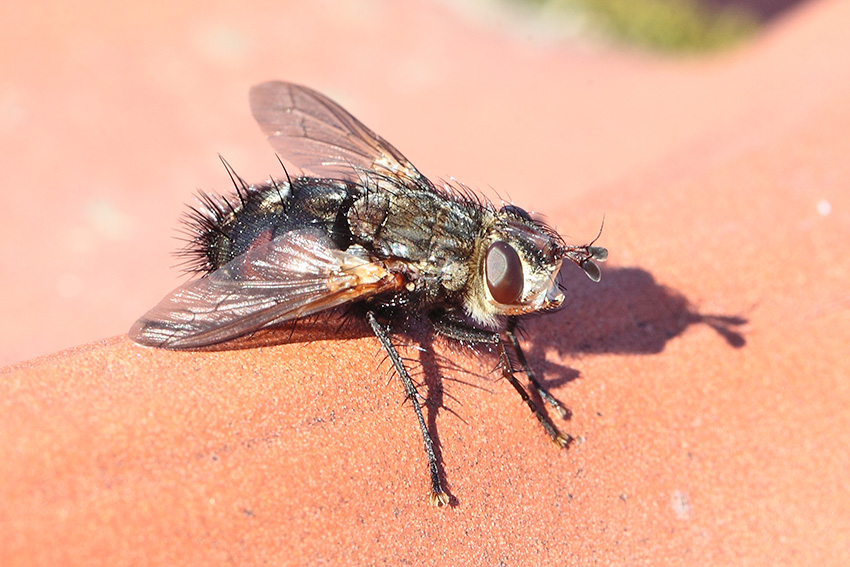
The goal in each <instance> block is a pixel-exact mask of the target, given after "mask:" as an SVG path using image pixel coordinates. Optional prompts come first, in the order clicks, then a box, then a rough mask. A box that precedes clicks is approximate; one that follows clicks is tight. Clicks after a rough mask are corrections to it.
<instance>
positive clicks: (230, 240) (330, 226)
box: [178, 166, 357, 275]
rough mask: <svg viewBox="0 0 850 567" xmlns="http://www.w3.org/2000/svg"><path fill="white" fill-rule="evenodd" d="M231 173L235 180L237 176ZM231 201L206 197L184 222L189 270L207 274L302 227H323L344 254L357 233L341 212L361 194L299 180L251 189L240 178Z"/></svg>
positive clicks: (333, 183)
mask: <svg viewBox="0 0 850 567" xmlns="http://www.w3.org/2000/svg"><path fill="white" fill-rule="evenodd" d="M228 171H229V172H231V176H232V177H233V176H235V174H233V173H232V170H230V169H229V166H228ZM234 185H235V188H236V190H235V192H234V193H233V194H232V195H229V196H221V195H218V194H214V193H205V192H201V193H199V194H198V204H197V205H196V206H192V207H190V208H189V211H187V212H186V213H185V215H184V217H183V219H182V223H183V230H182V233H183V234H184V240H185V241H186V245H185V246H184V247H183V248H182V249H181V250H180V251H178V256H179V257H181V258H183V259H184V261H183V262H182V264H183V266H184V269H185V271H187V272H191V273H195V274H201V275H206V274H209V273H211V272H213V271H215V270H217V269H218V268H220V267H221V266H223V265H224V264H226V263H228V262H229V261H231V260H233V259H234V258H236V257H237V256H241V255H242V254H245V253H246V252H247V251H248V250H250V249H251V248H252V247H254V246H258V245H262V244H265V243H267V242H269V241H271V240H272V239H273V238H275V237H276V236H279V235H281V234H285V233H286V232H289V231H291V230H297V229H301V228H319V229H321V230H322V231H323V232H325V234H327V236H328V237H329V238H331V240H332V241H333V242H334V243H336V244H337V245H338V246H339V247H340V248H341V249H345V248H347V247H348V245H349V244H350V242H351V232H350V230H349V229H348V226H347V223H346V222H345V219H344V216H341V215H340V211H344V210H345V209H347V205H349V204H350V203H351V201H352V200H353V198H354V194H353V193H357V189H356V187H355V186H354V185H353V184H351V183H349V182H346V181H338V180H332V179H316V178H310V177H298V178H295V179H292V180H286V181H284V180H276V179H270V180H269V181H268V182H267V183H263V184H259V185H247V184H245V183H244V182H242V180H241V179H240V178H239V177H235V179H234Z"/></svg>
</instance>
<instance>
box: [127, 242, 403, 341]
mask: <svg viewBox="0 0 850 567" xmlns="http://www.w3.org/2000/svg"><path fill="white" fill-rule="evenodd" d="M401 285H403V282H402V281H401V278H400V277H399V276H397V275H396V274H393V273H391V272H389V271H388V270H387V269H386V267H385V266H384V265H383V264H382V263H380V262H372V261H370V260H369V259H368V258H366V257H365V255H358V254H354V253H350V252H343V251H341V250H338V249H336V248H335V247H334V246H333V243H332V242H331V241H330V240H329V239H328V238H327V237H326V236H325V235H324V234H322V233H321V232H319V231H316V230H299V231H292V232H289V233H287V234H284V235H282V236H279V237H277V238H275V239H274V240H272V241H271V242H269V243H267V244H264V245H262V246H257V247H256V248H253V249H251V250H250V251H248V252H247V253H245V254H243V255H242V256H239V257H237V258H235V259H234V260H232V261H231V262H229V263H227V264H225V265H224V266H222V267H221V268H219V269H218V270H216V271H214V272H212V273H211V274H210V275H209V276H207V277H204V278H200V279H197V280H193V281H190V282H187V283H186V284H184V285H182V286H180V287H179V288H177V289H176V290H174V291H173V292H171V293H170V294H169V295H168V296H166V297H165V298H164V299H163V300H162V301H161V302H160V303H159V304H158V305H157V306H156V307H154V308H153V309H151V310H150V311H148V312H147V313H146V314H145V315H144V316H143V317H142V318H141V319H139V320H138V321H136V323H135V324H134V325H133V327H132V328H131V329H130V338H131V339H133V341H135V342H137V343H139V344H142V345H146V346H156V347H161V348H170V349H190V348H197V347H203V346H209V345H213V344H217V343H221V342H224V341H228V340H232V339H235V338H238V337H241V336H244V335H247V334H249V333H252V332H254V331H256V330H258V329H261V328H263V327H266V326H269V325H273V324H277V323H280V322H284V321H289V320H293V319H297V318H300V317H304V316H307V315H311V314H313V313H318V312H320V311H325V310H327V309H331V308H333V307H337V306H339V305H342V304H345V303H348V302H351V301H355V300H357V299H362V298H365V297H369V296H371V295H375V294H377V293H381V292H384V291H390V290H395V289H399V287H400V286H401Z"/></svg>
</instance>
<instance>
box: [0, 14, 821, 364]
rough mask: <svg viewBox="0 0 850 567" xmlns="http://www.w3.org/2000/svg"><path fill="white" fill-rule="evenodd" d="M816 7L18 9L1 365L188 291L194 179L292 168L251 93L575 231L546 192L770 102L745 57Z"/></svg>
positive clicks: (9, 27)
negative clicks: (187, 226) (347, 118)
mask: <svg viewBox="0 0 850 567" xmlns="http://www.w3.org/2000/svg"><path fill="white" fill-rule="evenodd" d="M817 3H819V2H814V4H817ZM821 3H822V2H821ZM808 5H809V3H803V2H793V1H790V0H749V1H747V0H737V1H736V0H703V1H696V0H645V1H641V2H634V1H632V0H552V1H543V0H513V1H510V0H501V1H495V0H486V1H485V0H466V1H462V0H455V1H450V0H443V1H437V0H411V1H407V2H394V1H391V0H354V1H324V2H323V1H314V2H294V1H293V2H289V1H283V0H275V1H273V2H271V1H261V2H252V3H250V4H246V3H243V2H235V1H212V2H211V1H207V0H205V1H203V2H201V1H199V0H184V1H170V2H163V1H148V2H126V3H122V2H114V1H103V0H101V1H96V0H92V1H88V2H84V3H68V2H58V1H42V2H36V3H33V2H24V1H22V0H6V1H5V2H3V4H2V6H0V21H1V22H2V23H3V30H4V31H3V34H2V36H0V155H2V156H3V158H2V160H3V166H2V168H0V185H2V190H0V210H2V222H0V274H2V284H0V286H2V287H0V290H2V295H1V296H0V365H5V364H10V363H15V362H18V361H23V360H26V359H30V358H33V357H37V356H40V355H44V354H48V353H52V352H54V351H57V350H60V349H65V348H68V347H73V346H75V345H80V344H84V343H87V342H90V341H93V340H96V339H100V338H105V337H108V336H112V335H117V334H122V333H125V332H126V331H127V329H128V328H129V327H130V325H131V324H132V323H133V321H134V320H135V319H136V318H137V317H138V316H140V315H141V314H142V313H144V312H145V311H146V310H147V309H148V308H150V307H152V306H153V305H154V304H155V303H156V302H157V301H158V300H159V299H160V298H161V297H162V296H163V295H164V294H166V293H167V292H168V291H170V290H171V289H172V288H174V287H175V286H176V285H178V284H179V283H180V282H181V281H183V279H184V278H185V277H186V276H185V275H181V273H180V271H179V269H177V268H174V267H173V266H174V265H175V264H177V260H176V259H175V258H174V257H173V255H172V253H173V251H174V250H176V249H177V248H178V247H179V245H180V243H179V242H178V241H177V240H176V236H177V229H178V226H179V225H178V219H179V218H180V215H181V214H182V212H183V211H184V210H186V209H185V205H186V204H187V203H192V202H193V194H194V193H196V192H197V191H198V190H205V191H224V192H227V191H229V190H230V182H229V180H228V178H227V175H226V173H225V171H224V169H223V168H222V166H221V165H220V163H219V160H218V154H221V155H222V156H224V157H225V158H226V159H227V160H228V161H229V163H230V164H232V165H233V166H234V168H235V169H236V170H237V172H239V173H240V175H242V176H243V177H244V178H245V179H247V180H248V181H251V182H258V181H261V180H263V179H264V178H267V177H268V175H269V174H274V175H279V174H280V170H279V166H278V165H277V161H276V159H275V156H274V153H273V152H272V150H271V148H270V147H269V146H268V145H267V143H266V141H265V139H264V137H263V136H262V134H261V133H260V131H259V128H258V127H257V126H256V125H255V124H254V122H253V119H252V118H251V115H250V112H249V108H248V102H247V93H248V89H249V87H250V86H251V85H253V84H255V83H258V82H262V81H266V80H270V79H281V80H287V81H293V82H299V83H303V84H306V85H309V86H311V87H313V88H316V89H318V90H320V91H322V92H324V93H326V94H328V95H330V96H331V97H333V98H335V99H336V100H337V101H339V102H340V103H341V104H343V106H345V107H346V108H347V109H348V110H349V111H351V112H352V114H354V115H355V116H357V117H358V118H359V119H361V120H362V121H363V122H364V123H366V124H367V125H368V126H370V127H371V128H372V129H373V130H375V131H376V132H378V133H380V134H381V135H382V136H384V137H386V138H387V139H389V140H390V141H391V142H392V143H393V144H394V145H396V146H397V147H398V148H399V149H400V150H401V151H402V152H404V153H405V154H406V155H407V157H408V158H410V159H411V160H412V161H413V163H415V164H416V165H417V167H418V168H419V169H420V170H421V171H422V172H423V173H425V174H426V175H427V176H429V177H431V178H432V179H434V178H436V179H439V178H448V177H450V176H452V177H455V178H457V179H458V180H460V181H462V182H464V183H466V184H467V185H469V186H471V187H473V188H476V189H478V190H480V191H481V192H482V193H484V194H485V195H486V196H488V197H490V198H496V197H497V196H501V197H504V198H507V199H514V200H515V201H516V202H517V203H520V204H522V205H523V206H525V207H526V208H528V209H532V210H538V211H544V212H546V213H548V214H550V215H551V216H553V217H556V218H558V219H559V223H561V222H564V223H568V225H567V226H569V230H566V226H559V227H558V228H560V230H561V232H562V233H565V235H566V236H567V238H575V239H576V240H579V241H582V242H584V241H586V240H588V239H589V238H592V237H593V235H595V233H596V230H597V229H598V226H599V222H600V219H601V216H602V213H604V211H602V210H599V211H569V210H561V211H550V210H548V209H547V207H546V203H547V195H552V194H553V193H558V194H559V195H562V194H564V193H568V194H571V195H575V196H578V195H581V194H592V193H593V192H594V191H597V190H600V189H601V188H604V187H610V186H615V185H620V184H623V183H624V182H625V181H626V180H628V179H629V178H630V176H632V175H634V174H635V173H637V172H640V171H643V170H645V169H646V168H648V167H650V166H651V165H652V164H654V163H658V162H660V161H662V160H669V159H670V157H671V156H675V154H676V152H677V151H678V150H679V149H680V148H683V147H694V146H695V145H698V144H699V143H700V142H701V141H702V140H705V139H710V138H712V137H713V136H716V135H719V134H720V133H723V132H729V131H732V130H734V128H735V125H736V120H737V118H739V117H740V116H742V115H744V114H746V113H748V112H750V111H751V110H752V109H753V108H759V107H765V106H768V107H769V106H770V105H771V100H772V98H773V93H774V92H775V89H777V88H784V87H785V86H786V83H785V82H784V81H787V78H779V77H780V74H778V71H777V69H779V68H780V67H781V61H782V57H783V55H782V53H778V54H775V57H774V58H773V59H771V61H774V62H775V64H776V66H775V67H770V66H764V65H763V64H757V63H754V61H757V60H758V57H756V56H755V55H754V53H758V52H760V51H761V52H764V51H770V50H771V49H779V50H781V49H792V48H793V47H794V46H787V47H776V46H774V45H773V41H774V40H773V39H772V38H773V37H775V34H777V33H778V32H777V30H780V29H781V28H782V27H783V26H784V25H785V23H786V22H787V21H788V20H789V19H791V18H793V15H794V14H799V13H803V12H804V11H805V10H806V9H808ZM789 54H790V53H789ZM786 55H788V54H786ZM794 56H799V51H797V50H795V51H794ZM762 60H763V59H762ZM801 96H803V97H805V96H817V95H816V94H810V95H805V94H803V95H801ZM741 135H742V136H745V135H746V133H742V134H741ZM564 201H566V200H564Z"/></svg>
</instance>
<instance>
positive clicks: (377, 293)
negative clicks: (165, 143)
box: [130, 82, 608, 506]
mask: <svg viewBox="0 0 850 567" xmlns="http://www.w3.org/2000/svg"><path fill="white" fill-rule="evenodd" d="M250 100H251V110H252V112H253V114H254V118H255V119H256V120H257V122H258V123H259V124H260V127H261V128H262V129H263V131H264V132H265V133H266V135H267V136H268V139H269V141H270V142H271V145H272V147H273V148H274V149H275V150H276V151H277V153H278V154H279V155H280V156H281V157H282V158H283V159H284V160H286V161H287V162H288V163H290V164H291V165H292V166H295V167H296V168H297V169H298V170H299V171H300V172H301V174H300V176H298V177H290V176H289V175H288V174H287V175H286V176H285V179H279V180H275V179H272V180H270V181H269V182H267V183H264V184H261V185H251V186H248V185H247V184H245V183H244V182H243V181H242V180H241V179H239V178H238V177H237V176H235V174H233V172H232V170H230V169H229V172H230V173H231V175H232V176H233V177H234V184H235V185H236V193H237V194H236V195H235V196H234V197H231V198H224V197H218V196H213V195H203V196H202V203H201V207H200V208H198V209H194V210H193V211H194V212H193V213H192V214H191V215H190V217H191V219H192V220H191V222H190V229H191V232H192V234H191V240H192V241H191V243H190V246H189V248H188V249H187V251H186V253H187V254H189V256H190V258H191V264H192V265H191V266H190V267H191V268H192V269H194V270H195V271H197V272H200V273H201V274H202V275H201V277H199V278H197V279H195V280H192V281H189V282H187V283H186V284H184V285H182V286H180V287H179V288H177V289H176V290H174V291H173V292H172V293H170V294H169V295H168V296H167V297H165V299H163V300H162V301H161V302H160V303H159V305H157V306H156V307H154V308H153V309H152V310H150V311H149V312H148V313H146V314H145V315H144V317H142V318H141V319H139V320H138V321H137V322H136V323H135V324H134V325H133V327H132V329H130V338H132V339H133V340H134V341H135V342H137V343H139V344H142V345H147V346H155V347H162V348H168V349H193V348H198V347H204V346H209V345H213V344H217V343H222V342H225V341H229V340H232V339H236V338H239V337H242V336H244V335H247V334H250V333H253V332H255V331H257V330H259V329H263V328H267V327H270V326H273V325H279V324H281V323H284V322H287V321H294V320H296V319H302V318H304V317H308V316H310V315H315V314H318V313H323V312H328V311H330V310H333V309H335V308H341V307H345V308H348V309H350V312H351V313H353V314H359V315H361V316H363V317H365V320H366V322H367V323H368V325H369V327H370V328H371V330H372V331H373V332H374V334H375V336H376V337H377V338H378V341H379V342H380V343H381V346H382V347H383V348H384V350H385V351H386V353H387V355H388V356H389V359H390V360H391V362H392V364H393V367H394V368H395V370H396V372H397V373H398V375H399V377H400V378H401V381H402V384H403V385H404V390H405V393H406V395H407V397H408V399H409V400H410V403H411V405H412V406H413V410H414V412H415V413H416V417H417V419H418V421H419V426H420V428H421V429H422V436H423V438H424V442H425V453H426V456H427V459H428V467H429V472H430V476H431V496H430V500H431V503H432V504H434V505H437V506H439V505H446V504H447V503H448V501H449V498H448V496H447V495H446V493H445V492H444V491H443V488H442V486H441V483H440V478H439V472H438V466H437V459H436V457H435V456H434V450H433V446H432V441H431V435H430V433H429V432H428V428H427V426H426V424H425V420H424V418H423V415H422V409H421V405H420V401H419V397H418V396H417V393H416V388H415V386H414V384H413V381H412V380H411V378H410V375H409V374H408V372H407V370H406V369H405V367H404V364H403V362H402V358H401V357H400V356H399V354H398V352H397V351H396V349H395V347H394V346H393V343H392V341H391V340H390V336H391V334H392V333H394V332H397V331H399V330H401V329H399V328H398V321H400V320H404V319H405V318H409V317H411V316H412V317H414V318H416V319H418V320H422V321H425V322H427V323H429V324H430V325H431V326H432V327H433V329H434V331H435V332H436V333H438V334H440V335H443V336H445V337H448V338H451V339H456V340H458V341H461V342H464V343H467V344H484V345H490V346H493V347H495V348H496V349H497V350H498V353H499V358H500V368H501V373H502V375H503V376H504V378H505V379H507V380H508V382H510V384H511V385H512V386H513V387H514V388H515V389H516V391H517V392H518V393H519V395H520V396H521V397H522V399H523V401H524V402H525V403H526V404H527V405H528V407H529V408H531V411H532V412H533V413H534V415H535V416H536V417H537V419H538V420H539V421H540V423H541V424H542V425H543V428H544V429H545V430H546V432H547V433H548V434H549V436H550V437H551V438H552V440H553V441H555V442H556V443H557V444H558V445H560V446H562V447H566V446H567V445H568V444H569V442H570V440H571V437H570V436H569V435H566V434H564V433H562V432H560V431H559V430H558V429H557V428H556V427H555V426H554V425H553V424H552V422H551V421H550V420H549V418H548V417H546V415H545V414H544V413H543V412H542V411H541V409H540V408H538V407H536V405H535V403H534V402H533V401H532V399H531V397H530V396H529V395H528V393H527V391H526V389H525V388H524V387H523V386H522V385H521V384H520V382H519V381H518V380H517V379H516V378H515V377H514V372H515V371H514V368H513V364H512V362H511V357H510V356H509V355H508V352H507V349H508V348H510V349H512V350H513V351H514V354H515V359H516V360H517V361H518V362H519V364H520V365H521V366H522V367H523V370H524V371H525V374H526V376H527V377H528V380H529V383H530V387H531V388H532V389H533V390H534V391H536V392H537V393H538V394H539V395H540V397H541V399H542V400H545V401H546V402H547V403H549V404H550V405H551V406H552V407H553V408H554V409H555V410H556V411H558V412H559V413H561V414H562V415H564V414H565V410H564V409H563V408H562V407H561V405H560V404H559V403H558V402H557V401H556V400H555V398H554V397H552V396H551V395H550V394H549V393H548V392H547V391H546V390H545V389H544V388H543V387H542V386H541V384H540V382H539V381H538V380H537V379H536V378H535V377H534V374H533V373H532V372H531V370H530V369H529V367H528V365H527V363H526V361H525V357H524V355H523V353H522V350H521V349H520V345H519V342H518V340H517V336H516V333H515V329H516V325H517V319H518V318H519V317H521V316H523V315H527V314H529V313H534V312H540V311H549V310H553V309H556V308H558V307H560V305H561V303H562V302H563V300H564V295H563V293H562V292H561V289H560V287H559V283H558V272H559V270H560V268H561V262H562V261H563V260H565V259H566V260H571V261H572V262H574V263H576V264H577V265H578V266H580V267H581V268H582V269H583V270H584V271H585V273H586V274H587V275H588V276H589V277H590V278H591V279H592V280H594V281H598V280H599V276H600V272H599V268H598V267H597V266H596V264H595V263H594V260H597V261H602V260H605V258H606V257H607V254H608V253H607V251H606V249H605V248H602V247H599V246H593V245H592V244H593V243H590V244H587V245H583V246H571V245H567V244H565V243H564V241H563V240H562V239H561V237H560V236H558V234H557V233H556V232H554V231H553V230H552V229H550V228H549V227H547V226H545V225H544V224H542V223H540V222H539V221H536V220H534V219H532V218H531V216H530V215H529V214H528V213H526V212H525V211H524V210H522V209H520V208H519V207H516V206H513V205H507V206H504V207H501V208H496V207H495V206H493V205H492V204H490V203H488V202H484V201H482V200H481V199H479V198H478V197H476V196H474V195H472V194H471V193H469V192H468V191H465V190H462V189H452V188H448V187H437V186H436V185H434V184H433V183H432V182H431V181H429V180H428V179H427V178H425V177H424V176H423V175H422V174H420V173H419V171H417V170H416V168H415V167H413V165H412V164H411V163H410V162H409V161H408V160H407V159H406V158H405V157H404V156H403V155H402V154H401V152H399V151H398V150H397V149H395V148H394V147H393V146H392V145H391V144H389V143H388V142H386V141H385V140H383V139H382V138H381V137H379V136H377V135H376V134H375V133H373V132H372V131H371V130H370V129H369V128H367V127H366V126H364V125H363V124H361V123H360V121H358V120H357V119H356V118H354V117H353V116H351V115H350V114H349V113H348V112H346V111H345V110H344V109H343V108H342V107H340V106H339V105H338V104H336V103H335V102H333V101H332V100H330V99H329V98H327V97H325V96H324V95H322V94H320V93H318V92H316V91H313V90H311V89H308V88H306V87H302V86H299V85H294V84H290V83H283V82H268V83H263V84H261V85H257V86H255V87H254V88H252V89H251V95H250ZM394 325H395V326H394ZM503 335H504V338H503Z"/></svg>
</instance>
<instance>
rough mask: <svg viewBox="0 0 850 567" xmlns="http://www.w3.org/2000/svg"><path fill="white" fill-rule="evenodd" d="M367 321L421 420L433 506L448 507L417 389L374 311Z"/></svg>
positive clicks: (369, 314)
mask: <svg viewBox="0 0 850 567" xmlns="http://www.w3.org/2000/svg"><path fill="white" fill-rule="evenodd" d="M366 320H367V321H369V325H370V326H371V327H372V332H374V333H375V336H376V337H378V340H379V341H381V346H383V347H384V350H385V351H386V352H387V355H388V356H389V357H390V360H391V361H392V363H393V367H394V368H395V371H396V372H397V373H398V375H399V377H400V378H401V383H402V384H403V385H404V393H405V395H406V396H407V399H409V400H410V403H411V405H413V411H414V412H416V418H417V419H418V420H419V428H420V429H421V430H422V438H423V439H424V441H425V455H426V456H427V457H428V470H429V472H430V473H431V496H430V501H431V504H432V505H434V506H441V505H442V506H446V505H448V503H449V497H448V495H447V494H446V493H445V492H443V487H442V485H441V484H440V471H439V468H438V467H437V456H436V455H435V454H434V442H433V441H432V440H431V434H430V433H429V432H428V427H427V426H426V425H425V418H423V417H422V406H421V405H420V404H419V397H418V394H417V392H416V387H415V386H414V385H413V380H411V379H410V374H408V373H407V369H406V368H405V367H404V364H403V363H402V360H401V357H400V356H399V354H398V351H397V350H396V349H395V347H394V346H393V344H392V342H391V341H390V337H389V335H387V331H386V329H384V328H383V327H382V326H381V324H380V323H378V320H377V319H375V314H374V313H373V312H372V311H369V312H368V313H366Z"/></svg>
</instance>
